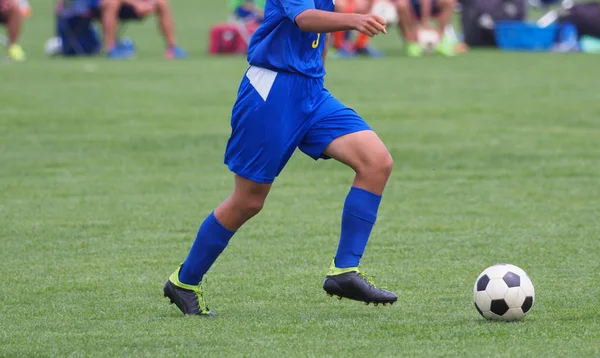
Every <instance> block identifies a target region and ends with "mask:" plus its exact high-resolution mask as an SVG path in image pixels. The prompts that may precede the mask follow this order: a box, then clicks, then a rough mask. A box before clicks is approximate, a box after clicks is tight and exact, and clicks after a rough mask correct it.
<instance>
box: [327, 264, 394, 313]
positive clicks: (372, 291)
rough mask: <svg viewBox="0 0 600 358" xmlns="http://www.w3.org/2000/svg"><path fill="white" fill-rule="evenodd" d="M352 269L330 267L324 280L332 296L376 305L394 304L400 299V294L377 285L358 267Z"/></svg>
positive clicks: (328, 292)
mask: <svg viewBox="0 0 600 358" xmlns="http://www.w3.org/2000/svg"><path fill="white" fill-rule="evenodd" d="M351 270H352V271H348V269H337V268H333V269H330V271H329V273H328V275H327V277H325V281H324V282H323V289H324V290H325V292H327V294H328V295H330V296H333V295H335V296H337V297H338V299H340V300H341V299H342V298H343V297H345V298H348V299H351V300H355V301H362V302H365V303H366V304H369V303H373V304H374V305H375V306H376V305H378V304H380V303H382V304H383V305H386V304H388V303H389V304H393V303H394V302H396V301H397V300H398V296H396V294H394V293H393V292H390V291H386V290H382V289H380V288H377V287H375V285H374V284H373V282H372V281H371V280H370V279H368V278H367V277H365V275H363V274H361V273H360V272H359V271H358V268H354V269H351ZM336 271H337V272H336ZM340 271H341V272H340Z"/></svg>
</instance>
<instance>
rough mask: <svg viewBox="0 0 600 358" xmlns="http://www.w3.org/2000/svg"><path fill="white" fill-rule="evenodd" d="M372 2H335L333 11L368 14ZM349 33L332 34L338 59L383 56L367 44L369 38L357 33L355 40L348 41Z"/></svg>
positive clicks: (342, 0)
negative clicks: (357, 56) (355, 56)
mask: <svg viewBox="0 0 600 358" xmlns="http://www.w3.org/2000/svg"><path fill="white" fill-rule="evenodd" d="M374 2H375V1H374V0H337V1H336V2H335V11H336V12H341V13H347V14H350V13H358V14H368V13H370V12H371V10H372V8H373V4H374ZM349 35H350V33H349V32H345V31H338V32H334V33H333V34H332V40H333V41H332V42H333V47H334V48H335V49H336V50H337V56H339V57H352V56H354V55H355V54H358V55H365V56H371V57H380V56H383V52H381V51H378V50H376V49H374V48H373V47H372V46H371V45H370V44H369V39H370V38H369V36H367V35H365V34H363V33H358V34H357V35H356V40H355V41H354V42H351V41H349V40H348V37H349Z"/></svg>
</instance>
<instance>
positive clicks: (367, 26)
mask: <svg viewBox="0 0 600 358" xmlns="http://www.w3.org/2000/svg"><path fill="white" fill-rule="evenodd" d="M354 16H356V18H355V23H354V29H355V30H356V31H359V32H362V33H363V34H365V35H367V36H369V37H373V36H375V35H378V34H379V33H382V34H387V31H386V29H385V25H387V21H385V19H384V18H382V17H381V16H377V15H373V14H366V15H365V14H354Z"/></svg>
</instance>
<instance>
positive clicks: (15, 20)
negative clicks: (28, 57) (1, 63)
mask: <svg viewBox="0 0 600 358" xmlns="http://www.w3.org/2000/svg"><path fill="white" fill-rule="evenodd" d="M0 5H2V6H3V8H1V9H0V11H2V14H3V15H4V17H5V18H6V27H7V30H8V56H9V57H10V58H11V59H12V60H14V61H23V60H25V52H24V51H23V49H22V48H21V46H19V44H18V40H19V35H20V34H21V25H22V23H23V14H22V13H21V8H20V6H19V2H18V1H17V0H6V1H4V3H2V2H0Z"/></svg>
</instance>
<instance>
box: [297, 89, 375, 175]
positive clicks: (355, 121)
mask: <svg viewBox="0 0 600 358" xmlns="http://www.w3.org/2000/svg"><path fill="white" fill-rule="evenodd" d="M311 123H312V125H311V127H310V129H309V130H308V132H307V133H306V135H305V136H304V138H303V139H302V142H301V143H300V146H299V148H300V150H301V151H303V152H304V153H305V154H307V155H309V156H310V157H312V158H313V159H315V160H317V159H319V158H321V159H329V158H334V159H337V160H339V161H341V162H343V163H345V164H347V165H350V166H351V167H353V168H354V167H356V165H357V163H355V161H354V160H352V157H353V154H351V153H350V154H349V155H346V154H344V153H342V151H343V150H349V149H351V148H346V145H345V143H346V142H347V140H345V139H343V138H345V137H351V138H354V137H355V136H356V135H359V133H363V132H364V133H372V129H371V127H370V126H369V125H368V124H367V123H366V122H365V120H364V119H363V118H362V117H361V116H359V115H358V113H356V112H355V111H354V110H353V109H351V108H349V107H347V106H345V105H344V104H343V103H341V102H340V101H339V100H337V99H336V98H335V97H333V96H331V95H330V94H328V92H325V100H324V101H322V103H321V104H320V105H319V106H318V108H316V110H315V111H314V113H313V118H312V121H311ZM359 136H360V137H363V136H364V135H363V134H360V135H359ZM335 143H342V145H338V144H335ZM358 147H360V148H362V147H363V145H362V144H361V143H359V145H358ZM356 150H358V149H356ZM354 151H355V149H352V152H354Z"/></svg>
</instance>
